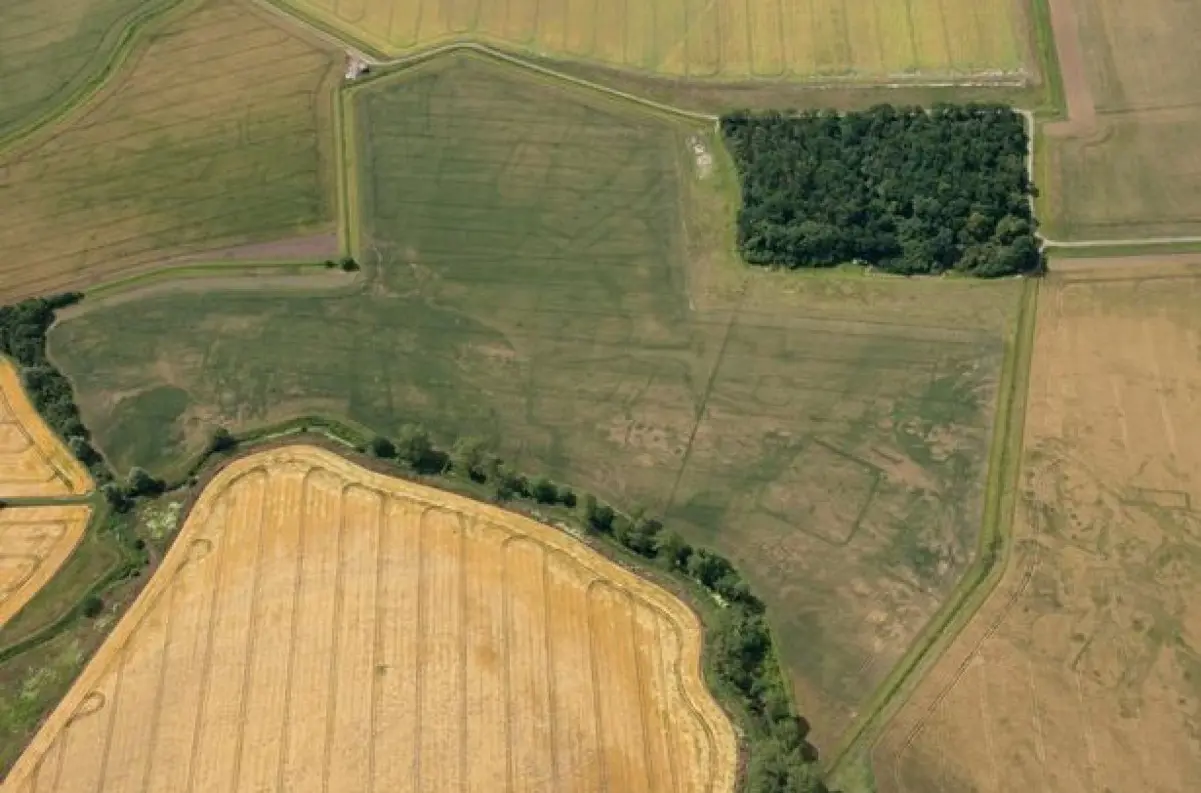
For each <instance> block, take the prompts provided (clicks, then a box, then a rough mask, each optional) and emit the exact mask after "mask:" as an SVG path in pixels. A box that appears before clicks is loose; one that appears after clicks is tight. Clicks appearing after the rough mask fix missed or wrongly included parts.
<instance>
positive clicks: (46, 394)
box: [0, 292, 112, 483]
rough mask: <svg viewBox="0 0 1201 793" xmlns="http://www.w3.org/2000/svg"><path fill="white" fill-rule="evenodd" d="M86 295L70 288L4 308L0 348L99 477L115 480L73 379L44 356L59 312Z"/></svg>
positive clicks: (48, 417)
mask: <svg viewBox="0 0 1201 793" xmlns="http://www.w3.org/2000/svg"><path fill="white" fill-rule="evenodd" d="M82 298H83V295H82V294H79V293H78V292H67V293H64V294H60V295H54V296H52V297H45V298H34V299H31V300H25V301H23V302H20V303H16V304H13V305H9V306H3V307H0V352H3V353H4V354H5V355H7V356H8V357H9V358H11V359H12V360H13V361H15V362H16V365H17V367H18V368H19V369H20V372H21V382H22V384H23V385H24V386H25V390H26V391H27V392H28V393H29V397H30V399H31V400H32V401H33V405H34V407H36V408H37V410H38V413H40V414H41V416H42V418H43V419H45V421H46V423H47V424H49V425H50V427H51V428H52V429H53V430H54V431H55V432H57V433H58V434H59V436H61V437H62V438H63V440H65V441H66V443H67V446H68V448H70V450H71V452H72V454H74V455H75V456H76V457H77V458H79V460H80V461H81V462H82V463H83V464H84V465H86V466H87V467H88V468H89V469H90V470H91V472H92V475H93V476H94V477H95V478H96V480H97V481H99V482H101V483H104V482H107V481H109V480H110V479H112V473H111V472H110V471H109V469H108V466H107V465H106V464H105V462H104V459H103V458H102V457H101V456H100V455H99V454H98V453H97V452H96V449H95V448H94V447H93V446H92V442H91V433H89V432H88V428H87V427H85V426H84V424H83V420H82V419H81V418H80V416H79V408H78V406H77V405H76V404H75V392H74V390H73V389H72V387H71V381H70V380H68V379H67V378H66V377H65V376H64V375H63V373H62V372H60V371H59V370H58V369H57V368H56V367H55V366H54V364H52V363H51V362H50V359H49V358H47V357H46V333H47V331H49V330H50V326H51V325H52V324H54V315H55V312H56V311H58V310H59V309H60V308H65V307H66V306H70V305H72V304H74V303H77V302H78V301H79V300H80V299H82Z"/></svg>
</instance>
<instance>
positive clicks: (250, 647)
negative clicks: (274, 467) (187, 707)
mask: <svg viewBox="0 0 1201 793" xmlns="http://www.w3.org/2000/svg"><path fill="white" fill-rule="evenodd" d="M263 480H264V482H263V495H262V503H261V504H259V516H258V520H257V521H255V523H254V525H255V526H256V527H257V532H256V533H257V534H258V541H257V543H256V544H255V550H254V577H253V579H252V580H253V581H254V583H253V585H252V587H251V595H250V609H249V611H250V619H249V621H248V622H249V625H248V632H249V635H248V637H247V641H246V644H245V645H244V648H245V652H246V654H245V660H244V662H243V669H242V682H241V684H240V685H239V688H238V726H237V737H236V738H235V739H234V754H233V770H232V774H231V777H230V790H233V789H235V788H236V787H237V785H238V774H239V772H240V771H241V769H242V749H243V746H244V744H245V741H246V710H247V707H248V703H249V701H250V694H249V692H250V671H251V669H252V668H253V666H254V651H255V649H256V648H257V646H258V630H257V625H258V616H259V615H258V610H259V609H258V607H259V597H260V595H261V593H262V571H261V570H260V569H259V568H260V566H261V564H262V559H263V544H264V543H265V542H266V532H265V531H263V526H264V525H265V522H266V520H267V505H268V504H269V503H270V501H271V490H272V488H271V487H270V483H271V475H270V474H264V476H263Z"/></svg>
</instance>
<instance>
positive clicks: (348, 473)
mask: <svg viewBox="0 0 1201 793" xmlns="http://www.w3.org/2000/svg"><path fill="white" fill-rule="evenodd" d="M290 463H303V464H308V465H310V466H311V468H312V469H313V470H324V471H329V472H332V473H334V474H336V475H339V476H340V477H341V478H343V479H345V480H346V481H348V482H351V483H353V484H356V485H362V486H364V487H368V488H372V489H375V490H378V491H380V492H382V493H386V494H388V495H389V496H392V497H400V498H404V499H406V500H409V501H412V502H414V503H418V504H422V505H424V506H427V507H438V508H448V509H450V510H452V511H454V512H456V513H459V514H463V515H469V516H472V517H476V518H480V519H484V520H486V521H490V522H494V523H499V524H502V525H506V526H510V527H513V528H514V529H515V531H516V532H517V533H518V534H520V535H521V536H525V537H528V538H531V539H533V540H534V541H536V542H537V543H539V544H541V545H543V546H545V547H547V548H550V549H553V550H555V551H558V552H561V553H564V554H566V555H567V556H569V557H570V558H572V559H573V560H575V561H576V562H577V563H578V564H580V565H582V566H584V567H585V568H587V569H590V570H592V571H593V572H594V573H596V574H597V575H600V576H602V578H603V579H604V580H607V581H610V582H615V583H616V584H617V586H619V587H620V588H621V589H623V590H625V591H628V592H631V593H633V594H635V595H636V597H638V598H639V599H641V600H642V601H644V602H648V603H650V604H651V605H653V606H654V607H655V608H656V609H658V610H660V611H661V612H662V613H664V614H665V615H667V616H668V618H669V619H670V620H671V621H672V622H674V623H675V624H676V625H677V627H678V628H679V633H680V635H681V637H683V638H684V647H683V654H684V658H685V664H684V667H686V668H682V669H681V671H682V674H679V675H678V676H677V682H678V683H679V684H680V685H682V687H683V689H684V693H685V696H686V700H687V701H688V704H689V706H690V707H691V708H692V709H694V711H696V712H697V714H698V715H699V717H700V718H701V720H702V722H703V723H704V724H705V726H706V729H707V730H708V731H709V733H710V734H711V735H712V736H713V738H714V749H715V750H716V752H717V755H716V756H715V758H714V762H713V769H714V772H715V774H716V777H715V782H714V786H713V788H712V789H713V790H715V791H728V790H732V789H733V786H734V781H735V776H736V773H737V767H738V763H737V758H738V752H737V741H736V737H735V734H734V731H733V729H732V726H731V725H730V722H729V721H728V720H727V718H726V715H725V713H724V712H723V711H722V710H721V708H720V707H719V706H718V704H717V702H716V701H715V699H714V698H713V696H712V694H711V693H710V691H709V690H708V688H707V687H706V686H705V684H704V682H703V678H702V672H701V669H702V665H701V659H702V636H703V633H702V626H701V622H700V619H699V617H698V616H697V615H696V614H695V613H694V612H693V611H691V610H690V609H689V608H688V607H686V606H685V605H684V603H683V602H681V601H680V600H679V599H678V598H677V597H675V596H673V595H672V594H671V593H670V592H668V591H667V590H666V589H664V588H662V587H661V586H659V585H658V584H656V583H654V582H653V581H649V580H647V579H645V578H643V577H640V576H638V575H636V574H635V573H633V572H631V571H630V570H628V569H626V568H625V567H623V566H621V565H619V564H617V563H615V562H613V561H611V560H610V559H608V558H606V557H605V556H604V555H602V554H600V553H598V552H597V551H596V550H595V549H593V548H591V547H589V546H588V545H587V544H586V543H583V542H579V541H576V540H573V539H571V538H570V537H568V536H566V535H565V533H564V532H562V531H558V530H555V529H553V528H551V527H549V526H547V525H545V524H543V523H541V522H539V521H537V520H533V519H532V518H529V517H526V516H523V515H521V514H519V513H514V512H511V511H507V510H504V509H501V508H499V507H496V506H491V505H487V504H483V503H480V502H478V501H475V500H473V499H469V498H465V497H463V496H460V495H456V494H453V493H449V492H447V491H445V490H441V489H437V488H433V487H429V486H425V485H417V484H413V483H411V482H408V481H405V480H404V479H400V478H397V477H391V476H385V475H383V474H381V473H378V472H376V471H372V470H370V469H368V468H366V467H364V466H362V465H358V464H355V463H353V462H351V461H349V460H347V459H345V458H344V457H342V456H340V455H338V454H335V453H334V452H332V451H329V450H326V449H321V448H319V447H316V446H312V445H286V446H282V447H279V448H275V449H268V450H259V451H253V452H251V453H249V454H247V455H245V456H242V457H239V458H237V459H235V460H233V461H232V462H230V463H228V464H227V465H225V466H224V467H222V468H221V469H220V470H219V471H218V472H216V473H215V474H214V475H213V476H212V477H211V478H210V479H209V480H208V481H207V482H206V483H205V485H204V487H203V490H202V491H201V492H200V494H199V495H198V497H197V498H196V500H195V501H194V503H193V504H192V506H191V509H190V510H189V514H188V517H187V519H186V520H185V522H184V524H183V528H182V529H181V530H180V532H179V535H178V536H177V537H176V538H175V541H174V543H173V545H172V547H171V550H170V551H169V552H168V553H167V556H166V558H165V559H164V561H163V563H162V566H161V567H160V569H159V571H158V572H157V573H156V575H155V576H154V577H153V578H152V579H151V580H150V582H149V583H148V584H147V586H146V588H145V589H144V590H143V592H142V593H141V594H140V595H139V597H138V599H137V600H136V602H135V603H134V604H133V606H131V607H130V609H129V610H128V611H127V612H126V614H125V615H124V616H123V617H122V618H121V620H120V622H119V623H118V624H117V626H116V628H115V629H114V630H113V631H112V633H110V634H109V636H108V637H107V638H106V640H105V642H104V644H103V646H102V647H101V648H100V649H99V650H98V651H97V652H96V654H95V655H94V656H93V657H92V659H91V660H90V661H89V662H88V665H87V667H86V668H85V670H84V671H83V672H82V674H80V676H79V677H78V678H77V679H76V681H75V683H74V684H73V686H72V688H71V691H70V693H69V694H68V695H67V696H66V697H65V698H64V699H63V700H62V701H61V702H60V703H59V705H58V706H57V707H56V708H55V710H54V712H53V713H52V715H51V716H50V717H49V719H48V720H47V721H46V722H45V724H44V725H43V726H42V728H41V729H40V730H39V732H38V734H37V736H36V737H35V738H34V740H33V741H32V742H31V743H30V744H29V746H28V747H27V748H26V750H25V753H24V754H23V755H22V757H21V759H20V760H18V762H17V764H16V765H15V766H14V767H13V769H12V772H11V774H10V775H9V777H8V785H10V786H12V785H18V786H19V785H20V784H21V783H22V782H24V781H26V780H28V779H29V778H31V777H32V775H34V774H36V772H37V766H38V763H39V761H40V760H41V757H42V756H43V755H44V753H45V752H46V751H47V750H48V749H49V747H50V746H51V745H52V743H53V741H54V739H55V738H56V736H57V735H58V734H60V733H61V732H62V731H63V730H64V729H65V728H66V727H67V726H68V725H69V724H70V722H71V721H72V720H73V719H74V718H75V717H76V716H77V714H78V711H79V709H80V708H81V707H83V706H84V704H85V701H86V700H87V698H88V696H89V695H90V689H91V688H92V687H94V686H95V685H96V684H97V683H98V681H99V680H100V678H101V677H103V676H104V674H105V673H106V672H108V671H109V667H110V666H111V665H112V664H113V663H114V662H115V660H116V657H117V655H119V654H120V653H122V652H124V651H125V647H126V645H127V643H128V642H129V640H130V638H131V636H132V634H133V633H134V632H135V631H136V630H137V629H138V627H139V626H140V624H141V622H142V621H143V620H144V619H145V618H146V616H147V615H148V614H149V613H150V611H151V610H152V609H153V608H154V607H155V605H156V602H157V601H158V599H159V598H160V597H162V596H163V595H164V593H165V591H166V588H167V587H169V586H170V585H171V584H172V576H173V575H174V573H176V572H177V571H178V570H180V569H182V567H183V566H184V564H186V562H187V557H188V555H189V553H191V547H190V543H189V538H191V537H192V535H194V534H195V533H196V532H198V531H200V530H201V529H203V528H204V526H205V522H204V521H203V520H202V518H207V517H208V516H209V513H210V512H211V510H212V505H213V503H214V502H215V501H216V500H217V499H220V498H221V497H222V496H223V495H224V493H225V491H226V489H227V488H228V487H230V486H231V485H232V484H233V483H234V482H236V481H237V480H239V479H241V478H243V477H244V476H246V475H248V474H251V473H254V472H258V471H262V470H267V469H269V468H270V467H271V466H273V465H278V464H285V465H286V464H290Z"/></svg>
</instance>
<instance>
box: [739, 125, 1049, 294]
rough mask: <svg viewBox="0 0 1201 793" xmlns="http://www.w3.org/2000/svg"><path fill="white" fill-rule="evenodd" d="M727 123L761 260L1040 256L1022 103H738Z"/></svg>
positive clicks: (743, 241)
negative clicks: (787, 107)
mask: <svg viewBox="0 0 1201 793" xmlns="http://www.w3.org/2000/svg"><path fill="white" fill-rule="evenodd" d="M721 129H722V134H723V136H724V138H725V141H726V145H727V147H728V149H729V151H730V152H731V154H732V155H733V157H734V161H735V164H736V165H737V168H738V174H739V179H740V182H741V188H742V207H741V210H740V211H739V215H738V246H739V249H740V250H741V252H742V255H743V257H744V258H745V259H746V260H747V261H748V262H750V263H752V264H761V265H772V266H782V267H788V268H796V267H828V266H833V265H838V264H844V263H848V262H852V261H862V262H866V263H869V264H872V265H875V266H878V267H881V268H882V269H885V270H888V271H891V272H896V273H904V274H916V273H942V272H945V271H948V270H951V271H960V272H964V273H969V274H971V275H977V276H986V277H987V276H1000V275H1008V274H1012V273H1025V272H1033V271H1037V270H1039V269H1041V267H1042V255H1041V253H1040V251H1039V244H1038V240H1037V239H1036V237H1035V228H1036V223H1035V220H1034V217H1033V215H1032V213H1031V209H1030V197H1031V195H1033V194H1034V187H1033V185H1032V184H1031V183H1030V179H1029V175H1028V172H1027V169H1026V157H1027V153H1028V148H1027V144H1028V140H1027V134H1026V127H1025V124H1024V123H1023V119H1022V116H1021V114H1020V113H1018V112H1016V111H1015V110H1013V109H1011V108H1008V107H1005V106H1002V105H977V104H972V105H942V104H940V105H934V106H933V107H931V108H930V109H929V110H928V111H927V110H925V109H922V108H918V107H893V106H892V105H879V106H876V107H873V108H871V109H870V110H865V111H861V112H854V113H845V114H843V113H837V112H834V111H810V112H802V113H787V114H785V113H780V112H765V113H758V114H753V113H750V112H747V111H741V112H736V113H731V114H729V115H727V116H724V117H723V118H722V120H721Z"/></svg>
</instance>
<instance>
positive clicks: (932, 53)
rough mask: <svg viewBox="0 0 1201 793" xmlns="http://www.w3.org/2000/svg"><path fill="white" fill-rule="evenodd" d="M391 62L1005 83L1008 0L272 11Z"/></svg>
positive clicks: (346, 4) (394, 3)
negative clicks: (471, 55) (483, 55)
mask: <svg viewBox="0 0 1201 793" xmlns="http://www.w3.org/2000/svg"><path fill="white" fill-rule="evenodd" d="M278 2H280V4H281V5H284V6H286V7H288V8H290V9H293V10H295V11H297V12H299V13H300V14H302V15H303V16H306V17H309V18H310V19H312V20H313V21H315V22H317V23H318V24H321V25H323V26H325V27H328V28H331V29H334V30H338V31H345V32H347V33H350V34H351V35H352V36H354V37H355V38H357V39H359V40H360V41H362V42H363V43H365V44H367V45H369V46H370V47H372V48H373V49H375V50H378V51H379V52H381V53H383V54H385V55H389V56H398V55H404V54H406V53H409V52H413V51H417V50H420V49H423V48H425V47H429V46H435V45H437V44H441V43H445V42H448V41H453V40H459V39H467V38H471V39H478V40H483V41H488V42H492V43H495V44H497V45H500V46H503V47H505V48H507V49H514V50H518V51H522V52H526V53H530V54H537V55H547V56H551V57H567V58H573V59H582V60H587V61H592V62H595V63H600V64H604V65H608V66H615V67H620V68H629V69H636V70H639V71H643V72H651V73H659V74H665V75H672V76H686V77H691V78H718V79H725V80H741V79H747V78H756V77H769V78H770V77H775V78H779V77H792V78H806V77H822V76H844V77H863V78H869V79H871V78H888V77H905V76H920V75H928V76H935V75H937V76H954V75H969V74H971V75H979V74H982V73H994V74H995V73H1015V72H1020V71H1021V70H1022V64H1023V47H1024V45H1023V43H1022V42H1023V34H1022V33H1021V32H1020V24H1021V22H1020V21H1019V15H1020V11H1019V10H1018V8H1019V7H1018V4H1017V3H1015V2H1013V0H972V2H967V3H962V2H961V3H947V2H942V1H941V0H846V2H844V0H616V1H615V2H595V1H594V0H508V2H494V0H278Z"/></svg>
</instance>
